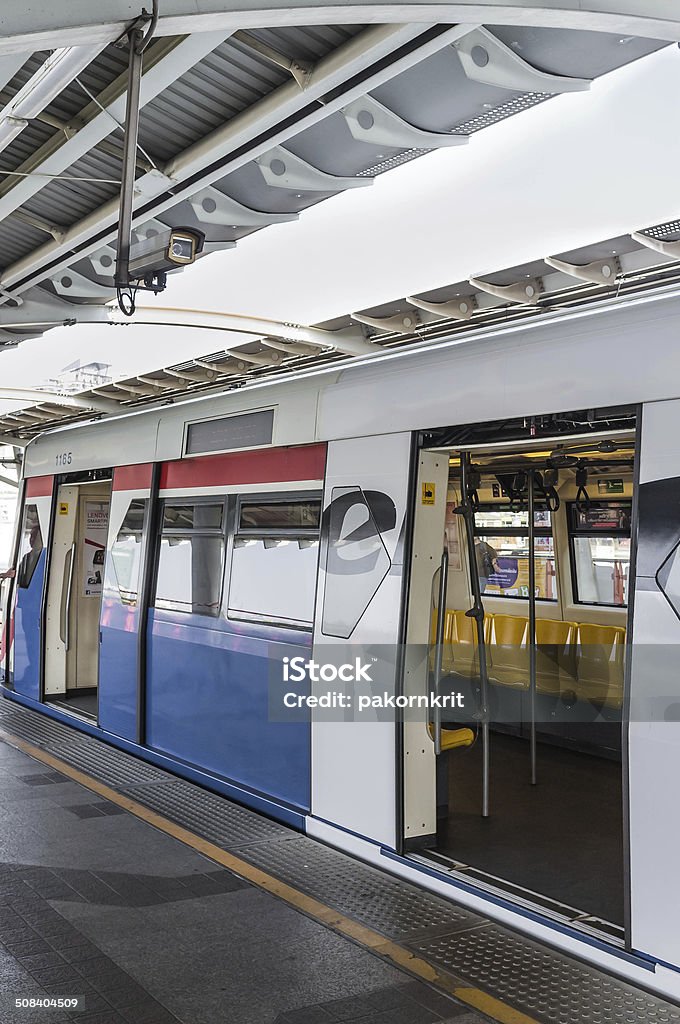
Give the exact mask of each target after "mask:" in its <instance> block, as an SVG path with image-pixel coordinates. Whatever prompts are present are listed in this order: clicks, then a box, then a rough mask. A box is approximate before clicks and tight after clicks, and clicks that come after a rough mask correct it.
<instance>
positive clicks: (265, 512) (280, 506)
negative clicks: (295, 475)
mask: <svg viewBox="0 0 680 1024" xmlns="http://www.w3.org/2000/svg"><path fill="white" fill-rule="evenodd" d="M320 517H321V502H320V501H271V502H262V501H244V502H242V503H241V506H240V514H239V533H243V532H245V531H250V530H253V531H256V532H262V531H264V532H266V533H272V532H273V531H278V530H282V531H288V530H296V529H300V530H318V529H319V525H320Z"/></svg>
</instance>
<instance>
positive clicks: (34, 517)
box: [17, 504, 43, 590]
mask: <svg viewBox="0 0 680 1024" xmlns="http://www.w3.org/2000/svg"><path fill="white" fill-rule="evenodd" d="M42 549H43V539H42V531H41V529H40V520H39V519H38V506H37V505H34V504H29V505H26V506H25V507H24V519H23V523H22V524H21V547H20V548H19V567H18V569H17V586H18V587H22V589H24V590H25V589H26V588H27V587H28V586H29V585H30V583H31V580H32V579H33V573H34V572H35V567H36V565H37V564H38V559H39V558H40V552H41V551H42Z"/></svg>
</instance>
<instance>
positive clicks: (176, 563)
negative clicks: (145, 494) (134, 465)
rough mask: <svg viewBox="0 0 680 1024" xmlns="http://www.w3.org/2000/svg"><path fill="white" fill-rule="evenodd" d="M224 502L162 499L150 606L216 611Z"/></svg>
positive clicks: (197, 611)
mask: <svg viewBox="0 0 680 1024" xmlns="http://www.w3.org/2000/svg"><path fill="white" fill-rule="evenodd" d="M223 523H224V503H223V502H221V501H220V502H198V501H196V502H190V501H186V500H184V501H181V502H166V503H165V504H164V506H163V518H162V531H161V544H160V552H159V557H158V573H157V577H156V597H155V602H154V603H155V607H156V608H164V609H166V610H168V611H173V612H187V613H189V614H195V615H217V614H218V613H219V610H220V597H221V592H222V567H223V561H224V527H223Z"/></svg>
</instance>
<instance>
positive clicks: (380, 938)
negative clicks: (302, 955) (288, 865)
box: [0, 729, 538, 1024]
mask: <svg viewBox="0 0 680 1024" xmlns="http://www.w3.org/2000/svg"><path fill="white" fill-rule="evenodd" d="M0 740H5V741H6V742H7V743H9V744H10V746H13V747H16V748H17V749H19V750H23V752H24V753H26V754H28V755H29V756H30V757H32V758H35V760H37V761H41V762H42V763H43V764H46V765H49V766H50V768H54V770H55V771H58V772H60V773H61V774H62V775H66V776H68V778H70V779H73V781H74V782H77V783H79V784H80V785H81V786H84V787H85V788H86V789H89V790H90V791H91V792H93V793H97V794H98V795H99V796H101V797H104V799H106V800H110V801H111V803H114V804H117V805H118V807H122V808H123V809H124V810H126V811H129V812H130V814H134V815H135V817H137V818H141V820H142V821H145V822H147V824H149V825H153V826H154V828H157V829H159V830H160V831H161V832H165V833H166V834H167V835H170V836H172V837H173V838H174V839H178V840H179V841H180V842H181V843H185V844H186V845H187V846H190V847H191V848H192V849H193V850H196V851H197V852H198V853H202V854H203V855H204V856H205V857H209V858H210V860H214V861H216V862H217V863H218V864H221V865H222V866H223V867H225V868H228V869H229V870H230V871H233V872H234V874H237V875H239V876H240V877H241V878H244V879H246V880H247V881H248V882H251V883H252V884H253V885H255V886H257V888H258V889H263V890H264V891H265V892H268V893H270V894H271V895H272V896H276V897H277V898H278V899H280V900H283V901H284V902H285V903H288V904H289V905H290V906H292V907H295V909H296V910H299V911H301V912H302V913H303V914H306V915H307V916H308V917H312V918H314V919H315V920H316V921H320V922H321V923H322V924H325V925H326V926H327V927H328V928H331V929H332V930H333V931H335V932H339V933H340V934H341V935H345V936H346V937H347V938H349V939H352V940H353V941H354V942H356V943H357V944H358V945H360V946H364V947H365V948H366V949H370V950H371V951H372V952H374V953H376V954H377V955H378V956H380V957H382V958H383V959H385V960H388V961H390V962H391V963H393V964H395V965H396V966H398V967H401V968H402V969H403V970H405V971H408V972H409V973H410V974H414V975H415V976H416V977H418V978H421V979H422V980H423V981H427V982H429V983H430V984H432V985H436V986H437V988H440V989H443V990H444V991H445V992H446V993H447V994H448V995H452V996H454V997H455V998H456V999H458V1000H460V1002H462V1003H466V1004H467V1005H468V1006H471V1007H474V1009H476V1010H479V1011H480V1012H481V1013H483V1014H485V1015H486V1016H487V1017H490V1018H491V1019H492V1020H496V1021H498V1022H499V1024H538V1022H537V1021H536V1020H535V1019H534V1018H533V1017H528V1016H527V1014H526V1013H522V1011H521V1010H516V1009H514V1008H513V1007H512V1006H508V1004H507V1003H504V1002H503V1001H502V1000H500V999H496V998H495V996H492V995H490V994H489V993H488V992H484V991H483V990H482V989H479V988H473V987H468V986H466V985H461V984H460V982H459V981H458V980H457V979H456V978H454V977H451V976H450V975H448V974H446V973H442V972H441V971H440V970H439V968H437V967H435V966H434V965H433V964H431V963H429V961H427V960H424V959H423V958H422V957H419V956H416V955H415V953H411V952H410V951H409V950H408V949H406V948H405V947H404V946H400V945H399V944H398V943H397V942H392V941H391V940H390V939H387V938H385V936H384V935H380V933H379V932H375V931H373V929H372V928H367V927H366V926H365V925H363V924H359V922H358V921H353V920H352V919H351V918H349V917H345V915H344V914H341V913H340V912H339V911H337V910H333V909H332V908H331V907H328V906H326V904H325V903H321V902H320V901H319V900H317V899H314V897H313V896H307V895H306V894H305V893H303V892H300V890H299V889H295V888H294V887H293V886H291V885H288V884H287V883H286V882H282V881H281V880H280V879H278V878H274V877H273V875H269V874H267V872H266V871H262V870H261V869H260V868H257V867H255V866H254V865H252V864H249V863H248V862H247V861H245V860H241V858H240V857H235V856H234V855H233V854H232V853H228V852H227V851H226V850H223V849H222V848H221V847H219V846H216V845H215V844H214V843H211V842H209V841H208V840H207V839H202V838H201V836H197V835H196V834H195V833H194V832H190V831H189V829H186V828H183V827H182V826H181V825H178V824H177V823H176V822H174V821H171V820H170V819H169V818H164V817H163V816H162V815H161V814H157V813H156V812H155V811H152V810H151V809H150V808H148V807H144V805H143V804H139V803H137V801H136V800H131V799H130V798H129V797H127V796H123V794H121V793H117V792H116V790H115V789H111V788H110V787H109V786H107V785H106V784H105V783H103V782H98V781H97V780H96V779H93V778H91V777H90V776H89V775H86V774H85V773H84V772H81V771H79V770H78V769H77V768H73V767H72V766H71V765H70V764H67V763H66V762H65V761H62V760H60V759H59V758H58V757H54V755H53V754H50V753H48V752H47V751H46V750H41V748H40V747H35V746H33V744H32V743H28V742H27V741H26V740H23V739H21V738H20V737H19V736H14V735H13V734H12V733H8V732H6V731H5V730H4V729H0Z"/></svg>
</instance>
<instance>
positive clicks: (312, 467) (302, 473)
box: [161, 444, 326, 490]
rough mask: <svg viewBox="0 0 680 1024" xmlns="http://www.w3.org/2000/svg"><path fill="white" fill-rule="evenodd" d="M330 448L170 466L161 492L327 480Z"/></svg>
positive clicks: (305, 447)
mask: <svg viewBox="0 0 680 1024" xmlns="http://www.w3.org/2000/svg"><path fill="white" fill-rule="evenodd" d="M325 466H326V445H325V444H309V445H302V446H300V447H298V448H265V449H260V450H259V451H250V452H233V453H231V454H229V455H202V456H200V457H198V458H193V459H181V460H179V461H177V462H166V463H165V464H164V465H163V466H162V467H161V488H162V489H163V490H168V489H172V488H175V487H214V486H219V485H220V484H269V483H279V482H280V483H285V482H286V481H290V480H323V477H324V470H325Z"/></svg>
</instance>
